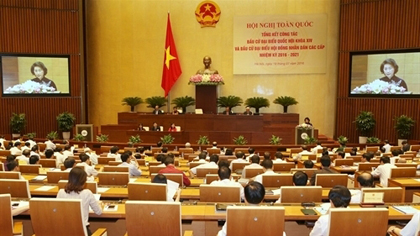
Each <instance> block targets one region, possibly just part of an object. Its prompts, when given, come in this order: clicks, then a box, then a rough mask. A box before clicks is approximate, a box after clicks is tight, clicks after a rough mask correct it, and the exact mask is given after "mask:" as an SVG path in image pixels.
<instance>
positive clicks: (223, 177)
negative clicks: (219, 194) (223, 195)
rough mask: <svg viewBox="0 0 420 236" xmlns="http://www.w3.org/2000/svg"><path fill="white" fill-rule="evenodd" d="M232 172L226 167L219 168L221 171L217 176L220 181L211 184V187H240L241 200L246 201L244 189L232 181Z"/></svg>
mask: <svg viewBox="0 0 420 236" xmlns="http://www.w3.org/2000/svg"><path fill="white" fill-rule="evenodd" d="M231 173H232V172H231V170H230V169H229V168H227V167H226V166H221V167H219V170H218V171H217V175H218V176H219V180H215V181H213V182H211V183H210V185H215V186H238V187H240V189H241V191H240V195H241V199H242V200H243V199H244V187H243V186H242V185H241V184H240V183H238V182H236V181H235V180H233V179H232V177H231Z"/></svg>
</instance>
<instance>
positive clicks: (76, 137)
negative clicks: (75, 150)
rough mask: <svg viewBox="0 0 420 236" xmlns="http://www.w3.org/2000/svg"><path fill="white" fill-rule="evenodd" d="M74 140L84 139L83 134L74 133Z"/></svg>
mask: <svg viewBox="0 0 420 236" xmlns="http://www.w3.org/2000/svg"><path fill="white" fill-rule="evenodd" d="M73 139H74V141H85V136H83V135H82V134H76V135H74V137H73Z"/></svg>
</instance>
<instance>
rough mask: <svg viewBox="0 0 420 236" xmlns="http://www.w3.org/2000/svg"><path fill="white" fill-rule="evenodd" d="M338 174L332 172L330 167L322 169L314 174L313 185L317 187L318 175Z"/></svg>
mask: <svg viewBox="0 0 420 236" xmlns="http://www.w3.org/2000/svg"><path fill="white" fill-rule="evenodd" d="M336 173H337V172H335V171H333V170H331V169H330V168H329V167H322V169H320V170H317V171H315V172H314V175H312V177H311V185H312V186H313V185H315V179H316V175H317V174H336Z"/></svg>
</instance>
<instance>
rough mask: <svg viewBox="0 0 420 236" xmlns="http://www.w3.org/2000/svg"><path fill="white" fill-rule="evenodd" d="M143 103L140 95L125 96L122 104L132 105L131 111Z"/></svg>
mask: <svg viewBox="0 0 420 236" xmlns="http://www.w3.org/2000/svg"><path fill="white" fill-rule="evenodd" d="M142 103H143V100H142V99H141V98H139V97H125V98H123V100H122V105H127V106H130V111H131V112H134V108H135V107H136V106H137V105H140V104H142Z"/></svg>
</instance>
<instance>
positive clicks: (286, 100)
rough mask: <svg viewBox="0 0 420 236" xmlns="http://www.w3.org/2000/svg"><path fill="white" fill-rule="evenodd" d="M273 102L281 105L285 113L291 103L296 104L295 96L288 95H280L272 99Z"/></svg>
mask: <svg viewBox="0 0 420 236" xmlns="http://www.w3.org/2000/svg"><path fill="white" fill-rule="evenodd" d="M273 103H275V104H279V105H282V106H283V112H284V113H287V108H288V107H289V106H292V105H296V104H298V102H297V101H296V99H295V98H293V97H290V96H281V97H277V98H276V99H274V101H273Z"/></svg>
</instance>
